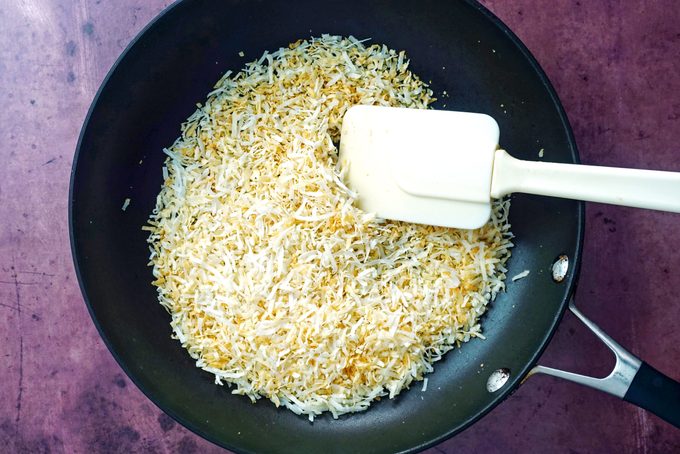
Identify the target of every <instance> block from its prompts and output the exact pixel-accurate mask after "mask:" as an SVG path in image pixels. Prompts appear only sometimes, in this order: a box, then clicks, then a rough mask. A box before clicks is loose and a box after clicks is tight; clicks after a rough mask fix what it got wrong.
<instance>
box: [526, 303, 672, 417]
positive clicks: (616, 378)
mask: <svg viewBox="0 0 680 454" xmlns="http://www.w3.org/2000/svg"><path fill="white" fill-rule="evenodd" d="M569 309H570V310H571V311H572V312H573V313H574V315H576V316H577V317H578V318H579V319H580V320H581V321H582V322H583V323H584V324H585V325H586V326H587V327H588V328H589V329H590V330H591V331H592V332H593V334H595V335H596V336H597V337H598V338H599V339H600V340H601V341H602V342H603V343H604V344H605V345H606V346H607V347H609V349H610V350H611V351H612V352H613V353H614V356H615V357H616V364H615V365H614V370H612V372H611V373H610V374H609V375H608V376H606V377H604V378H595V377H589V376H587V375H581V374H575V373H572V372H566V371H563V370H560V369H553V368H552V367H545V366H536V367H534V368H533V369H532V370H531V371H530V372H529V374H528V376H527V377H529V376H531V375H534V374H546V375H552V376H553V377H558V378H563V379H565V380H569V381H572V382H575V383H579V384H581V385H585V386H588V387H591V388H595V389H598V390H600V391H604V392H606V393H609V394H612V395H614V396H616V397H620V398H621V399H623V400H625V401H627V402H630V403H632V404H633V405H637V406H638V407H641V408H644V409H645V410H648V411H650V412H652V413H654V414H655V415H657V416H658V417H660V418H662V419H664V420H666V421H667V422H669V423H670V424H673V425H674V426H675V427H677V428H680V382H678V381H675V380H673V379H672V378H669V377H667V376H666V375H664V374H662V373H661V372H659V371H658V370H656V369H654V368H653V367H652V366H650V365H649V364H647V363H645V362H642V361H640V359H639V358H638V357H636V356H635V355H633V354H632V353H630V352H629V351H628V350H626V349H624V348H623V347H622V346H621V345H619V343H617V342H616V341H615V340H614V339H612V338H611V337H609V335H607V333H605V332H604V331H602V329H600V327H599V326H597V325H596V324H595V323H593V322H592V321H590V320H589V319H588V318H586V316H585V315H583V314H582V313H581V311H579V310H578V309H577V308H576V306H574V303H573V301H572V302H570V303H569Z"/></svg>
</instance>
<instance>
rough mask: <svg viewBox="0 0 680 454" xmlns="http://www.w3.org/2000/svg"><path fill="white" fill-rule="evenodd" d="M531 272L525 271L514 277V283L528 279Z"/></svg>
mask: <svg viewBox="0 0 680 454" xmlns="http://www.w3.org/2000/svg"><path fill="white" fill-rule="evenodd" d="M530 272H531V271H529V270H524V271H522V272H521V273H517V274H515V275H514V276H512V282H515V281H518V280H520V279H524V278H525V277H527V276H528V275H529V273H530Z"/></svg>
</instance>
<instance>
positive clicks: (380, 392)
mask: <svg viewBox="0 0 680 454" xmlns="http://www.w3.org/2000/svg"><path fill="white" fill-rule="evenodd" d="M408 67H409V60H408V59H407V57H406V55H405V53H404V52H403V51H402V52H396V51H394V50H392V49H389V48H387V47H386V46H384V45H378V44H373V45H370V46H366V45H365V44H364V42H363V41H360V40H357V39H356V38H354V37H348V38H342V37H339V36H329V35H323V36H322V37H320V38H311V39H309V40H300V41H297V42H295V43H293V44H291V45H290V46H288V47H286V48H281V49H278V50H277V51H275V52H272V53H270V52H265V53H264V54H263V55H262V56H261V57H260V58H259V59H257V60H255V61H253V62H250V63H248V64H247V65H246V66H245V68H244V69H243V70H241V71H240V72H239V73H237V74H233V73H231V72H227V73H226V74H225V75H224V77H222V79H220V81H219V82H218V83H217V85H215V87H214V90H213V91H212V92H211V93H210V94H209V95H208V99H207V100H206V102H205V103H203V104H202V105H200V106H199V107H198V109H197V110H196V111H195V112H194V113H193V114H192V115H191V116H190V117H189V119H188V120H187V121H186V122H185V123H184V124H183V125H182V135H181V137H179V138H178V139H177V140H176V142H175V143H174V144H173V145H172V146H171V147H169V148H168V149H165V150H164V152H165V154H166V155H167V159H166V162H165V166H164V167H163V179H164V183H163V186H162V189H161V191H160V194H159V195H158V198H157V204H156V208H155V209H154V211H153V213H152V215H151V217H150V219H149V221H148V225H147V226H145V227H144V229H145V230H148V231H150V236H149V243H150V250H151V255H150V265H152V266H153V275H154V277H155V281H154V285H155V286H156V287H157V291H158V298H159V301H160V304H162V305H163V306H164V307H165V308H166V309H167V310H168V312H169V313H170V316H171V326H172V329H173V333H174V334H173V337H174V338H176V339H177V340H179V341H180V342H181V344H182V346H183V347H184V348H186V349H187V351H188V352H189V354H190V355H191V356H192V357H193V358H194V359H195V360H196V365H197V366H198V367H200V368H202V369H204V370H206V371H208V372H210V373H212V374H214V376H215V382H216V383H218V384H223V383H226V384H228V385H229V386H232V387H233V391H232V392H233V393H234V394H243V395H246V396H248V397H249V398H250V399H251V400H252V401H253V402H255V401H256V400H257V399H260V398H261V397H265V398H267V399H269V400H271V401H272V402H273V403H274V404H275V405H276V406H280V405H283V406H285V407H287V408H288V409H290V410H291V411H293V412H295V413H297V414H304V415H307V416H308V417H309V419H310V420H313V419H314V417H315V416H316V415H320V414H321V413H322V412H325V411H328V412H330V413H331V414H332V415H333V416H334V417H338V416H339V415H342V414H344V413H348V412H356V411H361V410H365V409H366V408H368V406H369V405H370V404H371V402H372V401H373V400H375V399H376V398H379V397H381V396H389V397H390V398H393V397H395V396H396V395H397V394H399V392H400V391H402V390H403V389H404V388H408V387H409V385H410V384H411V383H412V382H413V381H414V380H416V381H418V380H423V378H424V376H425V374H427V373H430V372H432V371H433V363H434V362H436V361H438V360H439V359H441V357H442V355H444V354H445V353H446V352H447V351H449V350H451V349H452V348H454V347H455V346H457V345H459V344H460V343H462V342H466V341H468V340H470V339H471V338H474V337H483V336H482V335H481V327H480V324H479V318H480V316H481V315H482V314H483V313H484V311H485V309H486V306H487V304H488V303H489V302H490V301H491V300H493V298H494V297H495V296H496V294H497V293H498V292H500V291H501V290H503V289H504V285H505V284H504V279H505V273H506V271H507V270H506V268H505V263H506V260H507V259H508V257H509V255H510V248H511V247H512V243H511V241H510V240H511V237H512V234H511V233H510V226H509V224H508V218H507V216H508V209H509V202H508V201H501V202H497V203H495V204H494V207H493V216H492V219H491V220H490V221H489V223H488V224H487V225H485V226H484V227H482V228H481V229H478V230H455V229H447V228H441V227H432V226H424V225H415V224H408V223H403V222H392V221H387V220H382V219H378V218H376V217H375V216H374V215H372V214H370V213H365V212H362V211H361V210H359V209H358V208H357V207H356V206H355V205H354V201H355V198H356V194H355V193H353V192H352V191H351V190H349V189H348V188H347V187H346V186H345V183H344V169H342V168H339V167H338V166H337V155H338V148H337V143H338V140H339V139H340V129H341V122H342V118H343V115H344V113H345V111H346V110H347V109H348V108H349V107H350V106H352V105H355V104H375V105H385V106H402V107H409V108H418V109H424V108H427V106H428V105H429V104H430V103H431V102H433V97H432V91H431V90H430V89H429V88H428V86H427V85H426V84H425V83H423V82H422V81H421V80H420V78H418V77H417V76H416V75H415V74H413V73H412V72H410V71H409V70H408ZM426 387H427V382H426V381H424V383H423V391H424V390H425V389H426Z"/></svg>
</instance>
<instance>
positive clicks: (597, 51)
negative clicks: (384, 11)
mask: <svg viewBox="0 0 680 454" xmlns="http://www.w3.org/2000/svg"><path fill="white" fill-rule="evenodd" d="M451 1H453V0H451ZM168 3H169V2H168V1H166V0H144V1H141V0H121V1H116V2H107V1H100V0H97V1H94V0H93V1H86V0H0V158H1V159H0V338H1V344H0V352H1V354H2V365H3V367H2V368H0V383H2V386H0V451H1V452H22V451H25V452H47V451H51V452H109V451H113V452H182V453H190V452H220V451H221V450H220V449H219V448H217V447H216V446H214V445H212V444H211V443H208V442H207V441H204V440H202V439H200V438H199V437H197V436H195V435H193V434H192V433H190V432H189V431H188V430H185V429H184V428H182V427H180V426H179V425H178V424H176V423H175V422H174V421H173V420H171V419H170V418H168V417H167V416H165V415H164V414H163V413H161V411H159V410H158V408H156V407H155V406H154V405H153V404H152V403H151V402H149V401H148V400H147V399H146V398H145V397H144V396H143V395H142V394H141V393H140V392H139V390H137V389H136V388H135V387H134V386H133V385H132V384H131V383H130V381H129V380H128V379H127V378H126V376H125V375H124V373H123V372H122V370H121V369H120V368H119V367H118V365H117V364H116V363H115V361H114V360H113V358H112V357H111V355H110V354H109V352H108V351H107V350H106V348H105V347H104V344H103V343H102V341H101V340H100V339H99V336H98V334H97V331H96V329H95V327H94V325H93V323H92V321H91V320H90V317H89V315H88V313H87V310H86V308H85V304H84V303H83V299H82V297H81V294H80V291H79V289H78V285H77V283H76V282H75V275H74V271H73V265H72V262H71V254H70V250H69V240H68V229H67V192H68V182H69V171H70V168H71V160H72V158H73V152H74V147H75V144H76V138H77V135H78V131H79V130H80V127H81V123H82V121H83V118H84V116H85V113H86V111H87V108H88V106H89V104H90V102H91V101H92V97H93V96H94V94H95V91H96V90H97V87H98V86H99V84H100V83H101V81H102V79H103V78H104V75H105V74H106V72H107V71H108V70H109V68H110V67H111V65H112V63H113V62H114V60H115V59H116V58H117V57H118V55H119V54H120V52H121V51H122V50H123V49H124V48H125V46H126V45H127V44H128V42H129V41H130V40H131V39H132V38H133V37H134V36H135V34H137V33H138V31H139V30H140V29H141V28H142V27H144V25H145V24H146V23H147V22H148V21H149V20H151V19H152V18H153V17H154V16H155V15H156V14H157V13H158V12H159V11H161V9H162V8H163V7H165V6H166V5H167V4H168ZM484 4H486V5H487V6H488V7H489V8H491V9H492V10H493V11H494V12H495V13H496V14H497V15H498V16H499V17H500V18H501V19H502V20H503V21H505V22H506V23H507V24H508V25H509V26H510V28H512V29H513V30H514V31H515V32H516V33H517V34H518V35H519V37H520V38H521V39H522V40H523V41H524V42H525V43H526V45H527V46H528V47H529V49H530V50H531V51H532V52H533V53H534V55H535V56H536V57H537V59H538V60H539V62H540V63H541V65H543V68H544V69H545V70H546V72H547V73H548V76H549V77H550V79H551V80H552V82H553V84H554V85H555V87H556V89H557V92H558V93H559V95H560V97H561V99H562V101H563V103H564V105H565V107H566V110H567V113H568V114H569V118H570V120H571V123H572V125H573V127H574V132H575V134H576V139H577V142H578V145H579V147H580V150H581V156H582V159H583V161H584V162H585V163H589V164H604V165H618V166H630V167H640V168H661V169H666V170H675V171H680V151H678V149H677V143H678V142H680V130H679V129H678V125H679V124H680V122H678V119H679V118H680V7H679V6H678V3H677V2H676V1H675V0H663V1H662V0H658V1H651V0H650V1H633V0H620V1H614V0H607V1H599V0H598V1H581V2H579V1H571V0H559V1H550V0H542V1H541V0H515V1H501V0H493V1H492V0H486V1H484ZM549 152H550V150H546V158H545V159H549V157H550V156H549ZM679 225H680V215H671V214H664V213H654V212H649V211H643V210H635V209H626V208H616V207H611V206H603V205H595V204H591V205H589V206H588V210H587V229H586V243H585V251H584V257H585V259H584V263H583V268H582V277H581V284H580V288H579V290H578V293H577V296H576V302H577V304H578V305H579V307H580V308H581V309H582V310H584V312H585V313H586V314H588V315H589V316H590V317H592V318H593V319H594V320H595V321H596V322H597V323H599V324H600V325H601V326H602V327H603V328H604V329H605V330H606V331H607V332H609V333H610V334H611V335H612V336H613V337H615V338H616V339H618V340H619V341H620V342H621V343H622V344H623V345H625V346H626V347H628V348H629V349H630V350H632V351H633V352H634V353H636V354H638V355H640V356H641V357H642V358H645V359H646V360H647V361H648V362H650V363H651V364H653V365H654V366H655V367H657V368H658V369H660V370H662V371H664V372H666V373H667V374H669V375H671V376H674V377H675V378H680V332H678V330H677V329H676V327H677V323H678V320H679V319H680V301H678V299H677V297H676V294H677V290H678V289H680V277H679V276H678V271H680V254H678V252H677V248H678V246H679V245H680V229H679V228H678V226H679ZM541 363H543V364H547V365H553V366H560V367H564V368H567V369H571V370H576V371H581V372H595V373H600V374H603V373H605V372H607V370H608V368H609V367H611V365H612V359H611V358H610V356H609V354H608V353H607V351H606V350H605V349H604V347H602V346H601V345H599V344H598V343H597V341H596V340H595V339H594V337H593V336H591V335H589V334H587V332H586V331H585V329H584V328H583V327H582V326H581V325H580V324H579V323H578V322H577V321H576V320H575V319H574V317H573V316H571V315H567V316H566V317H565V320H564V321H563V323H562V324H561V326H560V328H559V330H558V331H557V334H556V335H555V338H554V340H553V341H552V343H551V344H550V346H549V348H548V349H547V351H546V353H545V355H544V356H543V358H542V359H541ZM261 405H264V403H262V404H261ZM473 450H475V451H480V450H481V452H485V453H494V452H519V451H530V452H565V453H566V452H570V453H572V452H680V431H678V430H675V429H673V428H672V427H671V426H669V425H668V424H666V423H664V422H662V421H660V420H659V419H658V418H656V417H654V416H651V415H649V414H648V413H646V412H644V411H642V410H639V409H636V408H634V407H633V406H631V405H628V404H626V403H624V402H621V401H619V400H617V399H615V398H613V397H610V396H607V395H604V394H600V393H598V392H595V391H592V390H589V389H584V388H581V387H578V386H576V385H573V384H570V383H566V382H561V381H557V380H554V379H551V378H547V377H536V378H532V379H530V380H529V381H528V382H527V383H525V385H524V386H522V387H521V388H520V389H519V390H518V391H517V392H516V393H515V394H514V395H513V396H512V397H511V398H509V399H508V400H507V401H506V402H505V403H503V404H502V405H501V406H500V407H498V408H497V409H495V410H494V411H493V412H492V413H491V414H490V415H488V416H487V417H485V418H484V419H483V420H482V421H480V422H479V423H477V424H475V425H474V426H473V427H472V428H470V429H469V430H467V431H465V432H464V433H463V434H461V435H460V436H458V437H456V438H455V439H452V440H449V441H447V442H445V443H443V444H441V445H439V446H438V447H436V448H432V450H431V451H430V452H432V453H434V452H441V453H444V452H446V453H448V452H454V451H455V452H466V451H473Z"/></svg>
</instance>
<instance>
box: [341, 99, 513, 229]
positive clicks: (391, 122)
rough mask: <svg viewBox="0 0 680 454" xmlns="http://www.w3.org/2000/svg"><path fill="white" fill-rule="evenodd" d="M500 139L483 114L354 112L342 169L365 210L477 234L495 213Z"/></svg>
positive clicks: (348, 120)
mask: <svg viewBox="0 0 680 454" xmlns="http://www.w3.org/2000/svg"><path fill="white" fill-rule="evenodd" d="M499 135H500V131H499V128H498V124H497V123H496V121H495V120H494V119H493V118H491V117H490V116H488V115H484V114H478V113H467V112H454V111H444V110H424V109H406V108H396V107H380V106H354V107H352V108H350V109H349V110H348V111H347V113H346V114H345V117H344V119H343V124H342V132H341V137H340V163H341V165H342V166H343V168H346V169H347V176H348V182H349V186H350V188H351V189H353V190H354V191H356V192H357V193H358V194H359V199H358V206H359V207H360V208H361V209H363V210H364V211H368V212H374V213H376V214H377V215H378V216H380V217H382V218H386V219H395V220H400V221H407V222H415V223H418V224H431V225H438V226H445V227H458V228H464V229H474V228H478V227H481V226H483V225H484V224H485V223H486V222H487V221H488V220H489V217H490V215H491V196H490V191H491V178H492V171H493V159H494V154H495V151H496V148H497V147H498V139H499Z"/></svg>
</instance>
